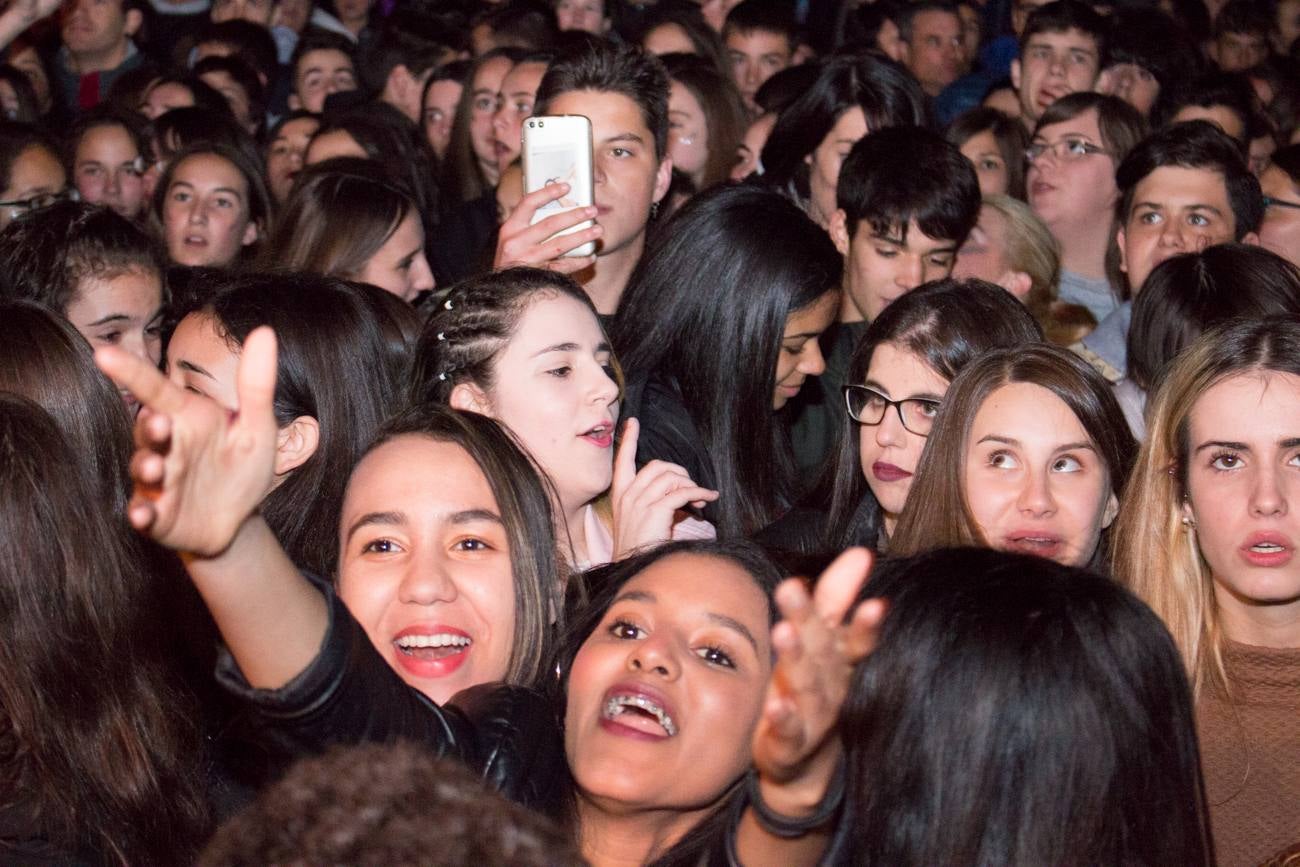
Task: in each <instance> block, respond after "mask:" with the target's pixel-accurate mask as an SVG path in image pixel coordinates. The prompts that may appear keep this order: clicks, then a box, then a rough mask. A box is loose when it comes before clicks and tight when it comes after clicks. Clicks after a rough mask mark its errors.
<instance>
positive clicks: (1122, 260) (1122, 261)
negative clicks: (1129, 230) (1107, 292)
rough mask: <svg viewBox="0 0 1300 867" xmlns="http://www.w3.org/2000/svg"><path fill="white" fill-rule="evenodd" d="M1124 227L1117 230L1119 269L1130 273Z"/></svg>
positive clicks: (1116, 241) (1116, 242) (1116, 243)
mask: <svg viewBox="0 0 1300 867" xmlns="http://www.w3.org/2000/svg"><path fill="white" fill-rule="evenodd" d="M1124 237H1125V236H1124V227H1123V226H1120V227H1119V228H1118V229H1116V230H1115V245H1116V246H1117V247H1119V270H1121V271H1123V272H1124V273H1125V274H1127V273H1128V253H1127V252H1126V251H1125V249H1124Z"/></svg>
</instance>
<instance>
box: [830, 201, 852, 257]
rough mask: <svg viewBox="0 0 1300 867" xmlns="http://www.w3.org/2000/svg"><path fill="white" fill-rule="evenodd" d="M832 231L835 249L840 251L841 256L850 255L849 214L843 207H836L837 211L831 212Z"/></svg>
mask: <svg viewBox="0 0 1300 867" xmlns="http://www.w3.org/2000/svg"><path fill="white" fill-rule="evenodd" d="M828 228H829V229H830V233H831V242H832V243H834V244H835V249H836V250H839V251H840V255H841V256H848V255H849V227H848V215H847V214H845V213H844V209H843V208H836V209H835V213H833V214H831V222H830V226H829V227H828Z"/></svg>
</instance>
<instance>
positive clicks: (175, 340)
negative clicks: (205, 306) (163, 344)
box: [167, 312, 239, 412]
mask: <svg viewBox="0 0 1300 867" xmlns="http://www.w3.org/2000/svg"><path fill="white" fill-rule="evenodd" d="M238 370H239V352H238V348H237V347H234V346H231V345H230V342H229V341H228V340H226V337H225V335H224V334H222V333H221V330H220V329H219V327H218V325H217V320H216V319H215V318H214V317H212V316H210V315H208V314H206V313H201V312H199V313H191V314H189V315H188V316H186V317H185V318H184V319H182V320H181V321H180V323H179V324H178V325H177V326H176V330H175V331H174V332H172V339H171V340H169V341H167V378H168V379H169V380H171V381H172V383H173V384H174V385H177V386H179V387H181V388H183V389H185V390H186V391H192V392H194V393H195V394H199V395H202V396H203V397H206V398H208V399H210V400H214V401H216V402H217V404H218V405H220V406H221V407H223V408H225V409H228V410H230V411H231V412H234V411H236V410H238V409H239V392H238V391H237V390H236V388H235V374H236V373H237V371H238Z"/></svg>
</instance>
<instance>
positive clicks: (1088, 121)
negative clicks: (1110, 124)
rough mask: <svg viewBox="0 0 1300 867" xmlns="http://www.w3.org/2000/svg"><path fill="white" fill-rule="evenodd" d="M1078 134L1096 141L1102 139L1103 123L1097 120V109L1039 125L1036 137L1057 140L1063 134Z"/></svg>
mask: <svg viewBox="0 0 1300 867" xmlns="http://www.w3.org/2000/svg"><path fill="white" fill-rule="evenodd" d="M1067 135H1078V136H1083V137H1084V138H1090V139H1092V140H1094V141H1100V140H1101V125H1100V124H1099V123H1098V121H1097V109H1095V108H1090V109H1088V110H1087V111H1085V112H1084V113H1083V114H1079V115H1076V116H1074V117H1072V118H1070V119H1069V120H1063V121H1061V122H1059V123H1049V124H1046V125H1044V126H1041V127H1039V129H1038V131H1037V132H1036V133H1034V138H1036V139H1045V140H1047V141H1055V140H1056V139H1058V138H1060V137H1061V136H1067Z"/></svg>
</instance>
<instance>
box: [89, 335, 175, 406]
mask: <svg viewBox="0 0 1300 867" xmlns="http://www.w3.org/2000/svg"><path fill="white" fill-rule="evenodd" d="M95 364H97V365H99V369H100V370H102V371H104V374H105V375H106V376H108V378H109V379H111V380H113V382H115V383H117V384H118V385H119V386H121V387H122V388H125V389H126V390H127V391H129V392H131V394H133V395H135V398H136V400H138V401H140V403H141V404H143V405H144V406H147V407H149V408H150V409H152V410H156V411H158V412H164V413H172V412H176V411H177V410H179V409H180V407H181V406H182V405H183V404H184V403H185V392H183V391H181V390H180V389H179V388H177V387H176V386H174V385H172V384H171V383H170V382H168V381H167V377H165V376H163V375H162V374H161V373H159V372H158V368H156V367H154V366H153V365H152V364H150V363H149V362H147V361H145V360H144V359H143V358H140V357H139V356H137V355H132V354H131V353H129V352H126V351H124V350H122V349H118V348H117V347H116V346H105V347H103V348H101V349H97V350H96V351H95Z"/></svg>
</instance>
